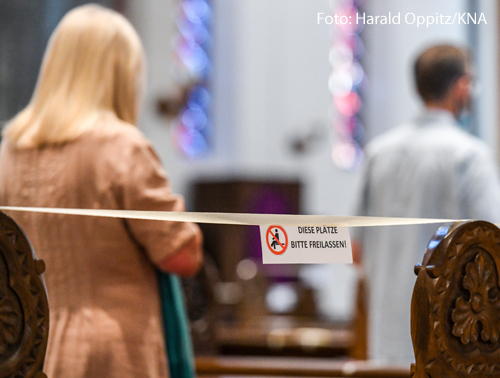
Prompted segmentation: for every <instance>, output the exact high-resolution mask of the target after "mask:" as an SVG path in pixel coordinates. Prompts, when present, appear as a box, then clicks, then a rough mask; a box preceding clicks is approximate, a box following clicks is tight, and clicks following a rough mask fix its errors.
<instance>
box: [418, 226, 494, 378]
mask: <svg viewBox="0 0 500 378" xmlns="http://www.w3.org/2000/svg"><path fill="white" fill-rule="evenodd" d="M447 228H448V226H446V228H441V229H440V230H438V232H437V233H436V235H435V236H434V241H435V242H433V243H430V248H428V249H427V251H426V253H425V256H424V259H423V262H422V264H421V265H418V266H416V267H415V272H416V273H417V275H418V276H417V281H416V284H415V289H414V293H413V298H412V308H411V315H412V322H411V334H412V339H413V346H414V350H415V360H416V363H415V364H414V365H413V366H412V371H413V372H414V375H413V377H414V378H438V377H447V378H454V377H466V376H467V377H481V378H483V377H500V287H499V283H500V230H499V229H498V228H497V227H496V226H495V225H493V224H491V223H487V222H482V221H474V222H466V223H458V224H454V225H452V226H450V227H449V229H447ZM439 241H440V242H439ZM438 242H439V244H438Z"/></svg>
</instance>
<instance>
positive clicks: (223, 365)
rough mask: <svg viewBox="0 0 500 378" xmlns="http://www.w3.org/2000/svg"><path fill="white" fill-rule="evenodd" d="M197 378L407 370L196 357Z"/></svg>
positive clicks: (385, 376)
mask: <svg viewBox="0 0 500 378" xmlns="http://www.w3.org/2000/svg"><path fill="white" fill-rule="evenodd" d="M196 372H197V374H198V377H214V376H267V377H270V376H274V377H364V378H410V368H409V367H408V366H395V365H394V366H392V365H391V366H380V365H375V364H372V363H370V362H368V361H355V360H344V361H339V360H335V359H322V358H288V357H227V356H225V357H197V358H196Z"/></svg>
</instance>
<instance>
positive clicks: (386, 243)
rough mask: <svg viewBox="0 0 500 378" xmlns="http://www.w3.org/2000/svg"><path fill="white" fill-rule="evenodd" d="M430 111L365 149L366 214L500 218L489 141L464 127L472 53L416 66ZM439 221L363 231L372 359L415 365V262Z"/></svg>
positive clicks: (421, 60)
mask: <svg viewBox="0 0 500 378" xmlns="http://www.w3.org/2000/svg"><path fill="white" fill-rule="evenodd" d="M414 69H415V70H414V74H415V81H416V86H417V90H418V93H419V95H420V97H421V98H422V100H423V102H424V104H425V112H424V113H423V114H422V115H421V116H420V117H419V118H417V119H415V120H414V121H412V122H409V123H407V124H404V125H402V126H399V127H397V128H395V129H392V130H390V131H388V132H386V133H385V134H382V135H381V136H379V137H376V138H374V139H373V140H372V141H371V142H370V143H369V144H368V145H367V147H366V149H365V155H366V161H365V171H364V176H363V183H362V188H361V189H362V190H361V192H360V193H361V198H360V199H359V210H358V214H359V215H367V216H390V217H421V218H439V219H481V220H487V221H492V222H500V183H499V178H498V173H497V166H496V163H495V161H494V159H493V157H492V155H491V152H490V151H489V148H488V147H487V145H486V144H485V143H484V142H482V141H481V140H479V139H478V138H476V137H473V136H471V135H470V134H468V133H467V132H465V131H463V130H462V129H460V128H459V126H458V123H457V119H458V117H459V116H460V114H461V113H462V111H463V110H464V109H465V108H466V107H467V105H468V103H469V86H470V75H469V60H468V56H467V53H466V52H465V51H463V50H461V49H459V48H456V47H453V46H449V45H439V46H434V47H431V48H429V49H427V50H425V51H424V52H423V53H422V54H421V55H420V56H419V57H418V59H417V61H416V63H415V66H414ZM437 227H438V226H437V225H428V226H396V227H373V228H366V229H365V228H363V229H361V230H360V234H359V241H360V243H361V246H362V255H363V261H364V266H365V268H366V272H367V277H368V283H369V332H368V335H369V340H368V345H369V356H370V358H372V359H376V360H380V361H382V362H393V363H399V362H400V363H410V362H412V361H413V359H414V357H413V356H414V355H413V348H412V344H411V336H410V302H411V296H412V292H413V286H414V283H415V276H414V274H413V266H414V265H415V264H416V263H419V262H421V261H422V256H423V254H424V252H425V249H426V245H427V243H428V242H429V240H430V239H431V237H432V236H433V234H434V232H435V231H436V229H437Z"/></svg>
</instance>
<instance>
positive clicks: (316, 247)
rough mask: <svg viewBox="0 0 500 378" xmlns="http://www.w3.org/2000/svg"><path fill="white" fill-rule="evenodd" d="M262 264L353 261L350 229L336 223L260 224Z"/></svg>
mask: <svg viewBox="0 0 500 378" xmlns="http://www.w3.org/2000/svg"><path fill="white" fill-rule="evenodd" d="M260 235H261V244H262V261H263V263H264V264H332V263H352V250H351V239H350V237H349V229H348V228H346V227H337V226H327V225H324V226H308V225H304V226H279V225H272V226H260Z"/></svg>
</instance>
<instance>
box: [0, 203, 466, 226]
mask: <svg viewBox="0 0 500 378" xmlns="http://www.w3.org/2000/svg"><path fill="white" fill-rule="evenodd" d="M0 210H3V211H25V212H36V213H50V214H67V215H85V216H94V217H110V218H127V219H146V220H160V221H174V222H193V223H211V224H229V225H242V226H261V225H270V224H280V225H286V226H300V225H312V226H318V225H331V226H337V227H369V226H400V225H418V224H432V223H449V222H461V221H464V220H463V219H431V218H393V217H367V216H333V215H290V214H249V213H211V212H208V213H207V212H173V211H143V210H104V209H68V208H50V207H18V206H0Z"/></svg>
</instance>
